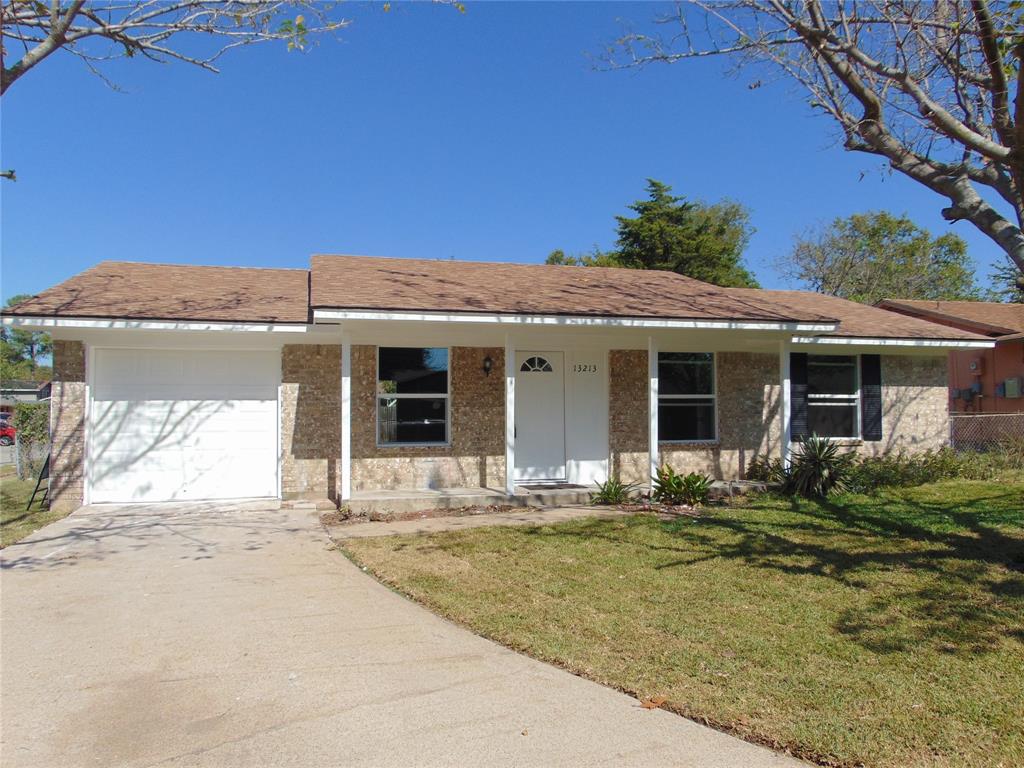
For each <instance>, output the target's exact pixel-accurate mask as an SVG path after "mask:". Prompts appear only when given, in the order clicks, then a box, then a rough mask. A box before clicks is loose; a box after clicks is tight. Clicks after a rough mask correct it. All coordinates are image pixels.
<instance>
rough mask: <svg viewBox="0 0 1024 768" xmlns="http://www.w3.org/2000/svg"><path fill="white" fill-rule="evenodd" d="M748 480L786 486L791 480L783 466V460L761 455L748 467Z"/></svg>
mask: <svg viewBox="0 0 1024 768" xmlns="http://www.w3.org/2000/svg"><path fill="white" fill-rule="evenodd" d="M747 479H748V480H758V481H760V482H762V483H778V484H779V485H785V484H786V482H787V481H788V479H789V473H788V472H787V470H786V467H785V466H783V464H782V459H779V458H777V457H772V456H768V455H766V454H759V455H757V456H755V457H754V458H752V459H751V460H750V465H749V466H748V467H747Z"/></svg>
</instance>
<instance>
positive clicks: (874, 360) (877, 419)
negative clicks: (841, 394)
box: [860, 355, 882, 442]
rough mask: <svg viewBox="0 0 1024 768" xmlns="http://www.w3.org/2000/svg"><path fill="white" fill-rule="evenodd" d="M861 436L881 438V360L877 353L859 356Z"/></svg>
mask: <svg viewBox="0 0 1024 768" xmlns="http://www.w3.org/2000/svg"><path fill="white" fill-rule="evenodd" d="M860 414H861V429H860V431H861V436H862V437H863V438H864V439H865V440H871V441H874V442H877V441H878V440H881V439H882V360H881V358H880V357H879V356H878V355H861V356H860Z"/></svg>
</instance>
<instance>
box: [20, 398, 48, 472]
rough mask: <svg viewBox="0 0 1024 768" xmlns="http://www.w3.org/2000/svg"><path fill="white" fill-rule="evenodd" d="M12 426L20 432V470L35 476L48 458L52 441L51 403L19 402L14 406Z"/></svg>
mask: <svg viewBox="0 0 1024 768" xmlns="http://www.w3.org/2000/svg"><path fill="white" fill-rule="evenodd" d="M12 426H13V427H14V428H15V429H16V430H17V433H18V438H17V439H18V448H19V450H18V457H19V460H20V462H21V467H19V470H20V471H21V472H22V473H23V474H27V476H28V477H32V478H34V477H35V476H36V475H38V474H39V470H40V469H42V466H43V461H44V460H45V459H46V450H45V448H46V445H47V444H48V443H49V441H50V404H49V403H18V404H16V405H15V406H14V419H13V421H12Z"/></svg>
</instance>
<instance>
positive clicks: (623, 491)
mask: <svg viewBox="0 0 1024 768" xmlns="http://www.w3.org/2000/svg"><path fill="white" fill-rule="evenodd" d="M635 491H636V483H624V482H622V481H621V480H619V479H618V478H615V477H610V478H608V479H607V480H605V481H604V482H603V483H598V484H597V490H596V491H594V492H593V493H591V494H590V503H591V504H625V503H626V502H627V501H629V500H630V497H631V496H632V495H633V493H634V492H635Z"/></svg>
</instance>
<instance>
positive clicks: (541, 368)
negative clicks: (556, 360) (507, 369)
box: [519, 355, 552, 373]
mask: <svg viewBox="0 0 1024 768" xmlns="http://www.w3.org/2000/svg"><path fill="white" fill-rule="evenodd" d="M519 370H520V371H521V372H523V373H551V371H552V368H551V363H549V362H548V361H547V360H545V359H544V358H543V357H538V356H536V355H535V356H534V357H528V358H526V360H524V361H523V364H522V365H521V366H519Z"/></svg>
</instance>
